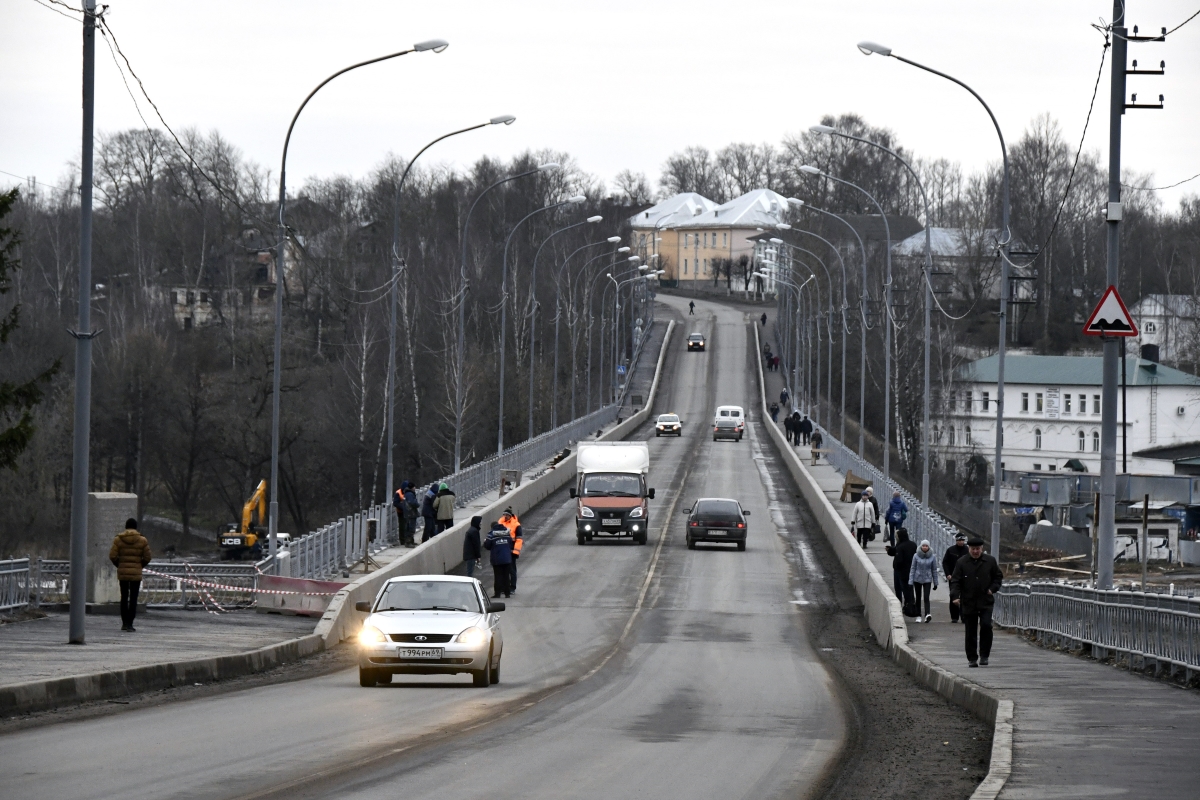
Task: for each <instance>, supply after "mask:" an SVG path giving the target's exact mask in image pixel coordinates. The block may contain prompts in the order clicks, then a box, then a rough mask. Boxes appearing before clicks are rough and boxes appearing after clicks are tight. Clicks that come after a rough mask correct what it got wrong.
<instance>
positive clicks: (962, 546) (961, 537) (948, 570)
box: [942, 532, 967, 622]
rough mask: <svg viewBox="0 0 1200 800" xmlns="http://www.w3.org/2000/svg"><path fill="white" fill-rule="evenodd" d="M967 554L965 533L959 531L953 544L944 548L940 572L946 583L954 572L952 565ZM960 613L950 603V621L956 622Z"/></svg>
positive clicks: (960, 611) (957, 608) (958, 609)
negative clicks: (944, 552)
mask: <svg viewBox="0 0 1200 800" xmlns="http://www.w3.org/2000/svg"><path fill="white" fill-rule="evenodd" d="M966 555H967V535H966V534H965V533H962V532H959V533H956V534H955V535H954V546H953V547H947V548H946V555H944V556H942V574H943V575H945V576H946V585H947V586H949V585H950V576H951V575H953V574H954V567H955V565H956V564H958V560H959V559H960V558H963V557H964V556H966ZM961 613H962V609H960V608H959V607H958V606H957V605H955V604H954V603H951V604H950V621H951V622H958V618H959V616H960V615H961Z"/></svg>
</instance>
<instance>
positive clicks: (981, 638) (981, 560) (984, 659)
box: [950, 537, 1004, 667]
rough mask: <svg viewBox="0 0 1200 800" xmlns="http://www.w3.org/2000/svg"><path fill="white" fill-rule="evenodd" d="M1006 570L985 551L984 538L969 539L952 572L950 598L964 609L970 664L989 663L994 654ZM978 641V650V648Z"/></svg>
mask: <svg viewBox="0 0 1200 800" xmlns="http://www.w3.org/2000/svg"><path fill="white" fill-rule="evenodd" d="M1003 582H1004V573H1003V572H1001V571H1000V565H999V564H997V563H996V559H994V558H992V557H991V556H989V555H987V554H986V553H984V552H983V539H980V538H979V537H974V538H972V539H971V540H970V541H969V542H967V556H966V558H960V559H959V560H958V563H957V564H955V565H954V572H952V573H951V574H950V602H951V603H952V604H955V603H956V604H958V606H959V608H961V609H962V621H963V625H964V626H965V627H966V630H965V631H964V633H965V634H966V636H965V642H964V644H965V645H966V650H967V665H968V666H971V667H978V666H979V665H980V664H982V665H983V666H985V667H986V666H987V665H988V657H989V656H990V655H991V654H992V608H993V607H994V606H995V605H996V592H998V591H1000V584H1002V583H1003ZM976 644H978V650H976Z"/></svg>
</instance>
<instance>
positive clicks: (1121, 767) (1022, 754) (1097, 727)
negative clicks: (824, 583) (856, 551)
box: [764, 372, 1200, 800]
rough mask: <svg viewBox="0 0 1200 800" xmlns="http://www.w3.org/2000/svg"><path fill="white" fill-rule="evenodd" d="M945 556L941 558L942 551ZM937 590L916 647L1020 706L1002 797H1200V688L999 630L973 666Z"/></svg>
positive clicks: (837, 487) (874, 555)
mask: <svg viewBox="0 0 1200 800" xmlns="http://www.w3.org/2000/svg"><path fill="white" fill-rule="evenodd" d="M764 377H765V378H766V381H767V389H768V393H769V392H770V391H771V390H772V388H773V390H774V395H775V397H778V396H779V389H780V388H782V376H781V374H780V373H773V372H768V373H764ZM768 396H770V394H768ZM781 418H782V415H781ZM800 449H801V451H802V452H803V453H804V454H805V455H807V454H808V448H804V447H802V448H800ZM810 463H811V462H810V461H809V460H807V459H805V460H804V465H805V467H806V468H807V469H808V471H809V472H810V473H811V474H812V476H813V477H814V478H815V479H816V480H817V483H818V484H819V485H820V486H821V488H822V489H823V490H824V491H825V494H826V496H827V497H828V498H829V501H830V503H832V505H833V507H834V508H835V509H837V511H838V512H839V513H840V514H841V516H842V519H844V520H846V521H847V527H849V524H848V523H849V520H850V518H851V516H852V513H853V504H851V503H843V502H841V500H840V496H841V490H842V481H843V476H842V474H841V473H840V472H838V471H837V470H835V469H834V468H833V467H831V466H829V465H828V463H826V462H825V461H824V460H822V461H821V462H820V464H819V465H818V466H816V467H812V466H809V465H810ZM876 494H877V497H878V499H879V502H880V506H881V507H882V506H885V505H886V504H887V503H888V501H889V500H890V499H891V497H890V495H889V494H888V493H887V492H886V491H885V490H880V489H877V491H876ZM884 544H885V543H884V541H883V538H882V536H881V537H880V538H879V539H877V540H876V541H874V542H871V543H870V545H869V546H868V547H867V555H868V556H869V557H870V559H871V561H872V562H873V563H874V564H875V566H876V567H877V568H878V569H879V572H880V574H881V575H882V576H883V578H884V580H885V581H886V582H887V584H888V585H889V586H890V585H892V559H891V557H890V556H888V555H887V554H886V553H885V552H884ZM937 557H938V563H939V564H940V563H941V557H942V553H938V555H937ZM932 597H933V602H932V605H933V622H932V623H930V624H924V623H919V624H914V623H913V622H911V621H910V622H909V624H908V636H909V642H908V643H909V646H911V647H912V648H913V649H914V650H916V651H917V652H918V653H920V654H921V655H923V656H924V657H925V658H928V659H929V660H931V661H933V662H934V663H935V664H937V665H938V666H940V667H942V668H944V669H947V670H949V671H951V672H953V673H955V674H957V675H960V676H962V677H964V678H966V679H967V680H970V681H973V682H975V683H976V684H979V685H980V686H983V687H985V688H987V689H989V690H991V691H992V692H994V693H995V694H997V695H999V696H1000V697H1001V698H1002V699H1007V700H1012V701H1013V703H1014V706H1015V713H1014V717H1013V765H1012V774H1011V776H1010V777H1009V779H1008V782H1007V784H1006V785H1005V786H1004V789H1003V790H1002V791H1001V792H1000V795H999V796H1000V798H1001V799H1002V800H1032V799H1033V798H1039V799H1045V798H1053V799H1057V798H1079V797H1089V796H1090V797H1100V796H1106V797H1108V796H1119V795H1122V796H1130V797H1193V796H1196V792H1197V791H1198V790H1197V788H1196V787H1197V785H1198V783H1197V781H1198V780H1200V765H1197V762H1196V759H1194V758H1192V757H1191V756H1189V755H1187V753H1188V752H1189V751H1190V746H1192V743H1193V742H1195V741H1197V740H1198V739H1200V695H1198V694H1197V693H1196V692H1195V691H1194V690H1186V689H1183V690H1181V689H1179V688H1177V687H1175V686H1172V685H1170V684H1166V683H1162V682H1159V681H1155V680H1153V679H1150V678H1144V677H1141V676H1138V675H1130V674H1128V673H1126V672H1124V671H1121V670H1119V669H1116V668H1114V667H1111V666H1107V665H1104V664H1101V663H1099V662H1096V661H1091V660H1089V659H1084V658H1080V657H1077V656H1073V655H1069V654H1067V653H1062V652H1057V651H1053V650H1047V649H1044V648H1041V647H1038V646H1037V645H1034V644H1031V643H1029V642H1027V641H1025V640H1024V639H1023V638H1021V637H1020V636H1017V635H1014V634H1012V633H1007V632H1005V631H1003V630H1002V629H1000V628H997V629H996V638H995V644H994V645H993V647H992V655H991V660H990V661H991V665H990V666H988V667H978V668H976V669H970V668H968V666H967V657H966V654H965V651H964V645H963V628H962V626H961V625H952V624H951V623H950V610H949V587H948V586H947V585H946V584H945V583H944V582H941V583H939V585H938V589H937V591H935V592H934V593H933V595H932ZM883 702H886V700H883Z"/></svg>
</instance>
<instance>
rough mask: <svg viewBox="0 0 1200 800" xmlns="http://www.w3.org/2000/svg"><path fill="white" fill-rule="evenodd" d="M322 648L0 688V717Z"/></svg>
mask: <svg viewBox="0 0 1200 800" xmlns="http://www.w3.org/2000/svg"><path fill="white" fill-rule="evenodd" d="M324 649H325V641H324V640H323V639H322V638H321V637H320V636H317V635H315V634H309V635H308V636H302V637H300V638H299V639H291V640H289V641H286V642H280V643H278V644H273V645H268V646H267V647H260V648H259V649H257V650H250V651H247V652H244V653H233V654H231V655H225V656H213V657H212V658H197V659H192V660H189V661H170V662H167V663H163V664H146V665H144V666H140V667H130V668H128V669H118V670H111V671H108V672H95V673H92V674H90V675H71V676H68V677H65V678H52V679H50V680H43V681H30V682H28V683H17V684H11V685H9V686H0V716H3V717H7V716H12V715H14V714H24V713H29V712H31V711H46V710H49V709H52V708H60V707H62V706H67V705H74V704H77V703H86V702H90V701H94V700H108V699H111V698H114V697H124V696H126V695H131V694H138V693H140V692H149V691H154V690H157V689H168V688H170V687H173V686H187V685H189V684H193V683H207V682H210V681H215V680H227V679H229V678H236V677H239V676H242V675H250V674H252V673H255V672H263V671H265V670H268V669H272V668H274V667H278V666H280V665H281V664H287V663H290V662H293V661H299V660H300V659H302V658H304V657H306V656H310V655H312V654H314V653H319V652H320V651H322V650H324Z"/></svg>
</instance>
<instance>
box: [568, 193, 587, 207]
mask: <svg viewBox="0 0 1200 800" xmlns="http://www.w3.org/2000/svg"><path fill="white" fill-rule="evenodd" d="M567 202H568V203H571V204H573V205H579V204H580V203H586V202H587V198H586V197H584V196H583V195H581V194H575V195H571V196H570V197H568V198H567Z"/></svg>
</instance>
